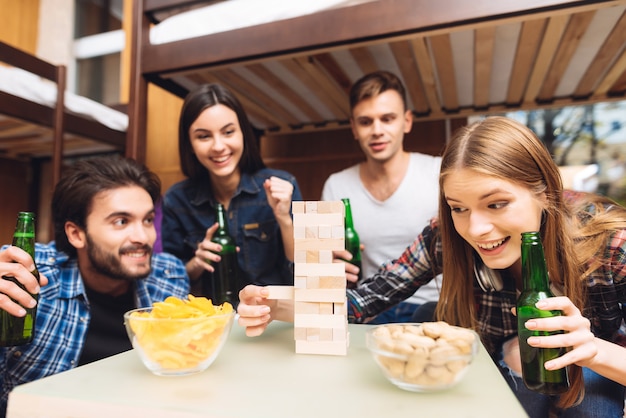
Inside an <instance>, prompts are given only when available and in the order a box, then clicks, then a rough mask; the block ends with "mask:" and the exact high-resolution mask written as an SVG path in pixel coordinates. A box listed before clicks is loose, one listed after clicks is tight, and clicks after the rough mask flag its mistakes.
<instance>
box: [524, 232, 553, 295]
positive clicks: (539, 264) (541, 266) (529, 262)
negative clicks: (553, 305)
mask: <svg viewBox="0 0 626 418" xmlns="http://www.w3.org/2000/svg"><path fill="white" fill-rule="evenodd" d="M522 279H523V286H524V287H523V290H535V291H545V292H548V291H549V290H550V283H549V280H548V268H547V266H546V260H545V256H544V252H543V246H542V244H541V241H540V240H539V239H538V238H534V239H532V240H525V239H522Z"/></svg>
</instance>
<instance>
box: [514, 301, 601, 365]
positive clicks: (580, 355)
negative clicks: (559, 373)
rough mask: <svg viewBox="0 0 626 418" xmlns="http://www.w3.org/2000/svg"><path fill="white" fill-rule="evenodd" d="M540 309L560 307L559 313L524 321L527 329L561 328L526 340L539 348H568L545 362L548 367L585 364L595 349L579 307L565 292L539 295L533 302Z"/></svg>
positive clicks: (595, 352) (592, 357)
mask: <svg viewBox="0 0 626 418" xmlns="http://www.w3.org/2000/svg"><path fill="white" fill-rule="evenodd" d="M536 306H537V308H539V309H542V310H551V311H552V310H559V311H562V312H563V315H561V316H553V317H549V318H535V319H531V320H529V321H527V322H526V328H528V329H529V330H533V331H534V330H540V331H563V333H561V334H554V335H550V336H543V337H530V338H529V339H528V344H529V345H531V346H532V347H538V348H561V347H565V348H567V349H568V350H567V352H566V353H565V354H564V355H562V356H560V357H558V358H556V359H553V360H550V361H547V362H546V363H545V365H544V366H545V368H546V369H547V370H557V369H561V368H563V367H565V366H568V365H570V364H576V365H578V366H583V367H587V366H589V364H590V363H591V362H593V359H594V357H595V356H596V354H597V353H598V348H597V345H596V338H595V336H594V335H593V333H592V332H591V324H590V322H589V320H588V319H587V318H585V317H584V316H582V314H581V313H580V310H579V309H578V308H577V307H576V306H575V305H574V303H572V301H571V300H570V299H569V298H568V297H566V296H557V297H552V298H547V299H542V300H540V301H539V302H537V304H536Z"/></svg>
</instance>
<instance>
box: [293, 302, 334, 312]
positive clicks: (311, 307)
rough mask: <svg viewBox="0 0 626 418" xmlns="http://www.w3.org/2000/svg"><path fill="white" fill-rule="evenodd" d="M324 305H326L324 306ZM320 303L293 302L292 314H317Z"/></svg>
mask: <svg viewBox="0 0 626 418" xmlns="http://www.w3.org/2000/svg"><path fill="white" fill-rule="evenodd" d="M324 305H326V304H324ZM321 306H322V304H321V303H318V302H299V301H295V302H294V304H293V312H294V314H319V313H321V312H320V307H321ZM324 313H326V312H324Z"/></svg>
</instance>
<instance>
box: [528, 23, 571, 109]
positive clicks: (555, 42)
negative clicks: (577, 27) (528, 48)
mask: <svg viewBox="0 0 626 418" xmlns="http://www.w3.org/2000/svg"><path fill="white" fill-rule="evenodd" d="M568 21H569V16H568V15H559V16H555V17H552V18H550V20H549V21H548V26H547V27H546V31H545V32H544V34H543V39H542V41H541V47H540V48H539V53H538V54H537V57H536V58H535V62H534V66H533V70H532V74H531V76H530V80H529V81H528V87H527V88H526V92H525V94H524V101H523V102H524V104H525V105H528V104H531V103H536V102H537V96H538V94H539V90H540V89H541V84H542V83H543V80H544V78H545V77H546V74H547V73H548V69H549V68H550V64H551V63H552V58H553V57H554V55H555V54H556V51H557V49H558V47H559V42H560V40H561V37H562V36H563V32H565V27H566V26H567V22H568Z"/></svg>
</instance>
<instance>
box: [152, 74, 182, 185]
mask: <svg viewBox="0 0 626 418" xmlns="http://www.w3.org/2000/svg"><path fill="white" fill-rule="evenodd" d="M148 99H149V105H148V125H147V134H146V135H147V137H148V138H147V145H146V146H147V148H146V165H147V166H148V168H150V169H151V170H152V171H154V172H155V173H157V174H158V175H159V177H160V178H161V191H162V192H163V193H165V191H166V190H167V189H168V188H169V187H170V186H171V185H172V184H174V183H176V182H178V181H180V180H182V179H183V178H184V176H183V174H182V172H181V171H180V163H179V159H178V118H179V115H180V109H181V107H182V105H183V100H182V99H180V98H179V97H176V96H174V95H173V94H170V93H168V92H166V91H165V90H163V89H161V88H160V87H157V86H155V85H154V84H149V85H148Z"/></svg>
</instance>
